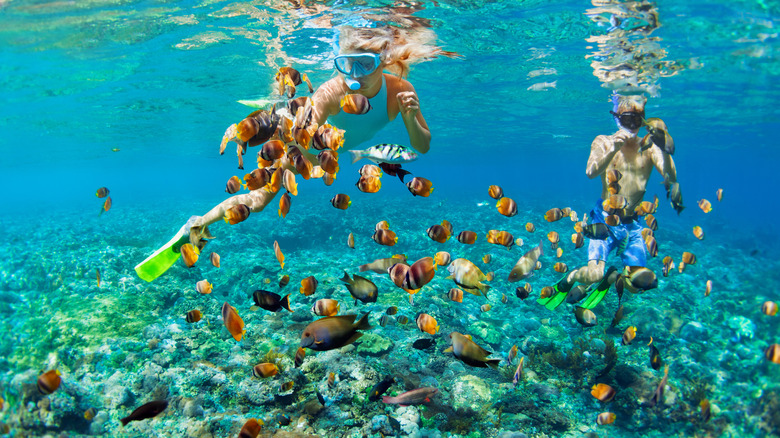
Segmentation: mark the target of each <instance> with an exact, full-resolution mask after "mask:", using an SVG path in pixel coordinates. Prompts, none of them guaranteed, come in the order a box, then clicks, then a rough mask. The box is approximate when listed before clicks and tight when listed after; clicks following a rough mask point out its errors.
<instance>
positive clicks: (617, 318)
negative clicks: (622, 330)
mask: <svg viewBox="0 0 780 438" xmlns="http://www.w3.org/2000/svg"><path fill="white" fill-rule="evenodd" d="M622 320H623V305H622V304H621V305H620V307H618V309H617V311H616V312H615V317H614V318H612V324H610V325H609V326H610V327H616V326H617V325H618V324H620V321H622Z"/></svg>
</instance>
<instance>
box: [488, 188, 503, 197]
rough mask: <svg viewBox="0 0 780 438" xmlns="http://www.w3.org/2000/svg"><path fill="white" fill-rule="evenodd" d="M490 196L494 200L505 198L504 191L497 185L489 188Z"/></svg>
mask: <svg viewBox="0 0 780 438" xmlns="http://www.w3.org/2000/svg"><path fill="white" fill-rule="evenodd" d="M488 195H489V196H490V197H491V198H493V199H500V198H501V197H503V196H504V189H502V188H501V187H499V186H496V185H492V186H489V187H488Z"/></svg>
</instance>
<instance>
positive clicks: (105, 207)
mask: <svg viewBox="0 0 780 438" xmlns="http://www.w3.org/2000/svg"><path fill="white" fill-rule="evenodd" d="M112 205H113V201H111V197H110V196H106V200H105V202H103V206H102V207H100V213H99V214H103V213H105V212H107V211H108V210H110V209H111V206H112Z"/></svg>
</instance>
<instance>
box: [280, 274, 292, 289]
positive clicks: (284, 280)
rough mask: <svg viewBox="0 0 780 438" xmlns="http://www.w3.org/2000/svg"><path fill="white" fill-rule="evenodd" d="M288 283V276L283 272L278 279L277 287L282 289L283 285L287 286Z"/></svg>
mask: <svg viewBox="0 0 780 438" xmlns="http://www.w3.org/2000/svg"><path fill="white" fill-rule="evenodd" d="M289 283H290V276H289V275H287V274H285V275H282V278H280V279H279V289H282V288H283V287H285V286H287V285H288V284H289Z"/></svg>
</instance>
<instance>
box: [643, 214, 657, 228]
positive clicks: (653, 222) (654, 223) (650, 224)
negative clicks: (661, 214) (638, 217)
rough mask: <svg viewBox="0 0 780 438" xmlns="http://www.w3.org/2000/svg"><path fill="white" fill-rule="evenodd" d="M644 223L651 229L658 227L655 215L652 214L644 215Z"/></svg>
mask: <svg viewBox="0 0 780 438" xmlns="http://www.w3.org/2000/svg"><path fill="white" fill-rule="evenodd" d="M645 223H646V224H647V228H649V229H650V230H652V231H655V230H657V229H658V221H657V220H656V219H655V216H653V215H652V214H648V215H647V216H645Z"/></svg>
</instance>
